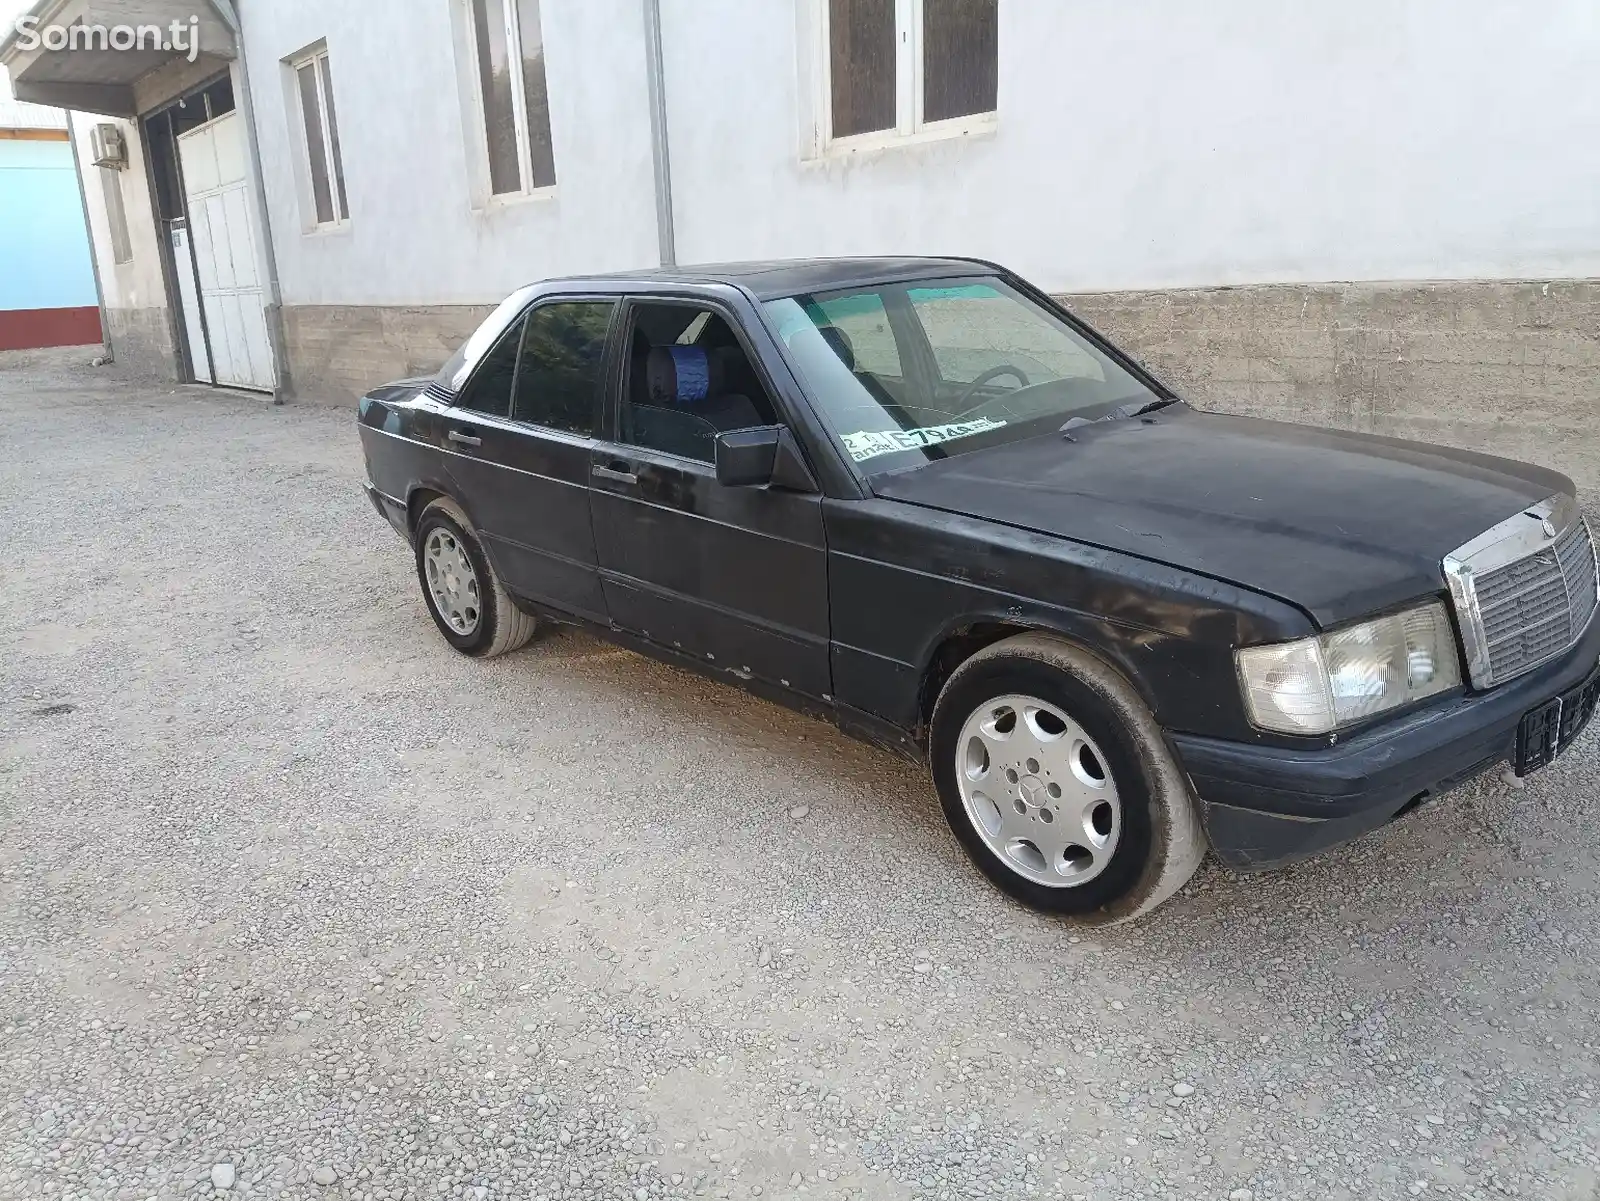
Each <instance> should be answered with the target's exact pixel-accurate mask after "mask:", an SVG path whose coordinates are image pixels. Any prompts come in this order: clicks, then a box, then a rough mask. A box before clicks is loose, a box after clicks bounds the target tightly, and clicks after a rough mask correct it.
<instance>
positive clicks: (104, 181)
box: [100, 167, 133, 263]
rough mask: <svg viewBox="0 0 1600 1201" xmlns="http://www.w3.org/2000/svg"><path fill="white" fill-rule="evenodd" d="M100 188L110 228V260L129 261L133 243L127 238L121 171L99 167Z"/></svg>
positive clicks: (115, 261) (126, 219)
mask: <svg viewBox="0 0 1600 1201" xmlns="http://www.w3.org/2000/svg"><path fill="white" fill-rule="evenodd" d="M100 188H101V191H102V192H104V194H105V201H106V224H107V226H109V227H110V230H111V261H112V262H114V263H131V262H132V261H133V243H132V242H131V241H129V239H128V211H127V209H126V208H124V207H123V204H122V172H121V171H118V170H117V169H116V168H114V167H101V168H100Z"/></svg>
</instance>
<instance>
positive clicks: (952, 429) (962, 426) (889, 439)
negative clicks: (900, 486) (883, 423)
mask: <svg viewBox="0 0 1600 1201" xmlns="http://www.w3.org/2000/svg"><path fill="white" fill-rule="evenodd" d="M1003 425H1005V422H1004V421H996V420H995V419H994V418H993V417H977V418H974V419H973V420H971V421H955V422H951V423H950V424H949V425H925V426H922V427H921V428H920V429H912V430H857V431H856V432H855V433H853V434H845V435H843V436H842V438H841V439H840V440H841V441H842V442H843V443H844V448H845V449H846V450H847V451H849V452H850V457H851V458H852V459H854V460H855V461H856V462H857V463H860V462H863V461H864V460H866V459H875V458H877V457H878V456H879V455H892V454H894V453H895V452H896V451H901V450H916V449H917V448H918V447H921V446H933V445H935V444H936V443H939V442H950V441H953V440H954V439H956V438H965V437H966V436H967V435H968V434H981V433H983V432H984V431H985V430H997V429H999V428H1000V427H1001V426H1003Z"/></svg>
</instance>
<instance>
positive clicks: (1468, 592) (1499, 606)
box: [1444, 496, 1597, 688]
mask: <svg viewBox="0 0 1600 1201" xmlns="http://www.w3.org/2000/svg"><path fill="white" fill-rule="evenodd" d="M1552 535H1554V536H1553V537H1552ZM1444 571H1445V577H1446V579H1447V580H1448V581H1449V583H1450V590H1451V595H1452V597H1453V599H1454V601H1455V605H1456V616H1457V618H1458V620H1459V622H1460V625H1461V632H1462V639H1463V642H1464V643H1465V649H1466V652H1467V664H1468V668H1469V671H1470V674H1471V676H1472V682H1473V683H1474V684H1475V685H1476V686H1478V687H1480V688H1485V687H1488V686H1490V685H1492V684H1500V683H1504V682H1505V681H1506V680H1509V679H1511V678H1512V677H1514V676H1518V675H1521V674H1522V673H1523V672H1525V671H1528V670H1529V669H1531V668H1533V667H1536V666H1537V665H1538V664H1540V663H1543V662H1544V661H1545V660H1546V659H1549V658H1551V657H1552V656H1554V655H1557V654H1559V653H1560V652H1561V651H1563V650H1565V649H1566V648H1567V647H1568V646H1571V645H1572V643H1573V642H1574V641H1576V640H1577V638H1578V636H1579V635H1580V634H1582V633H1583V630H1584V627H1586V626H1587V625H1588V624H1589V619H1590V618H1591V617H1592V616H1593V615H1594V611H1595V604H1596V591H1597V589H1596V569H1595V550H1594V543H1593V541H1592V540H1591V538H1590V536H1589V530H1588V527H1587V526H1586V525H1585V524H1584V522H1583V519H1582V518H1581V517H1579V516H1578V513H1577V505H1576V503H1575V502H1574V501H1573V500H1572V498H1571V497H1566V496H1559V497H1551V498H1550V499H1549V500H1547V501H1542V502H1541V503H1540V504H1539V505H1536V506H1534V507H1533V508H1532V509H1529V510H1528V511H1527V512H1525V513H1520V514H1518V515H1517V516H1516V517H1514V518H1510V519H1509V520H1507V521H1504V522H1501V523H1500V524H1499V525H1497V526H1495V527H1494V528H1493V529H1491V530H1489V531H1488V532H1486V533H1485V534H1483V535H1482V536H1481V537H1479V538H1476V539H1474V540H1473V541H1472V542H1469V543H1467V545H1466V546H1463V547H1461V548H1460V549H1459V550H1457V551H1455V552H1454V553H1453V554H1452V555H1450V556H1449V557H1448V558H1446V559H1445V561H1444Z"/></svg>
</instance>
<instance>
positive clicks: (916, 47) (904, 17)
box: [809, 0, 1000, 154]
mask: <svg viewBox="0 0 1600 1201" xmlns="http://www.w3.org/2000/svg"><path fill="white" fill-rule="evenodd" d="M809 3H810V4H811V6H812V9H813V14H814V15H813V20H814V27H815V29H816V31H817V36H816V38H815V39H814V44H815V47H816V67H815V79H816V81H817V87H816V100H815V103H816V106H817V108H816V111H817V117H818V121H817V135H818V137H817V140H818V144H819V149H820V150H821V151H822V152H823V153H845V154H850V153H855V152H858V151H862V150H880V149H884V148H886V147H890V146H904V145H908V144H915V143H917V142H934V141H939V140H941V139H945V138H959V137H967V136H969V135H971V134H976V133H985V132H990V131H992V130H994V129H995V128H996V126H997V125H998V124H999V121H1000V96H999V88H998V85H997V87H996V92H995V107H994V108H993V109H991V110H990V111H988V112H984V113H968V114H966V115H964V116H960V117H945V118H942V119H941V120H938V121H924V120H923V119H922V114H923V109H924V107H925V104H926V95H925V93H926V79H925V76H926V67H925V61H924V60H925V56H924V53H923V41H924V38H923V19H924V18H923V9H924V0H894V32H895V60H894V61H895V124H894V128H893V129H875V130H871V131H869V132H867V133H853V134H846V135H845V136H843V137H834V136H833V52H832V45H833V37H832V20H833V13H832V7H833V6H832V5H831V4H830V3H829V0H809ZM997 3H998V0H997ZM999 56H1000V50H999V40H998V38H997V39H996V44H995V73H996V77H997V78H998V75H999V69H1000V64H999Z"/></svg>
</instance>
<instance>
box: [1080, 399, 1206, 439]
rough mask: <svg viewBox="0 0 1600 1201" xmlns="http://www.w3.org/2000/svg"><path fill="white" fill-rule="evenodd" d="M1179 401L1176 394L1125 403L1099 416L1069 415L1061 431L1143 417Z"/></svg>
mask: <svg viewBox="0 0 1600 1201" xmlns="http://www.w3.org/2000/svg"><path fill="white" fill-rule="evenodd" d="M1177 403H1178V398H1177V397H1176V396H1169V397H1167V398H1166V399H1164V400H1161V399H1158V400H1147V401H1144V402H1143V403H1142V404H1125V405H1122V406H1120V407H1118V408H1115V409H1112V410H1111V411H1110V412H1109V413H1102V414H1100V416H1098V417H1069V418H1067V420H1066V422H1065V424H1063V425H1062V427H1061V430H1060V432H1061V433H1063V434H1070V433H1071V432H1072V431H1073V430H1075V429H1079V428H1081V427H1082V426H1085V425H1095V424H1097V423H1099V422H1101V421H1121V420H1122V419H1123V418H1125V417H1143V416H1144V415H1145V414H1146V413H1154V412H1155V411H1156V410H1157V409H1164V408H1166V407H1167V406H1168V405H1175V404H1177Z"/></svg>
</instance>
